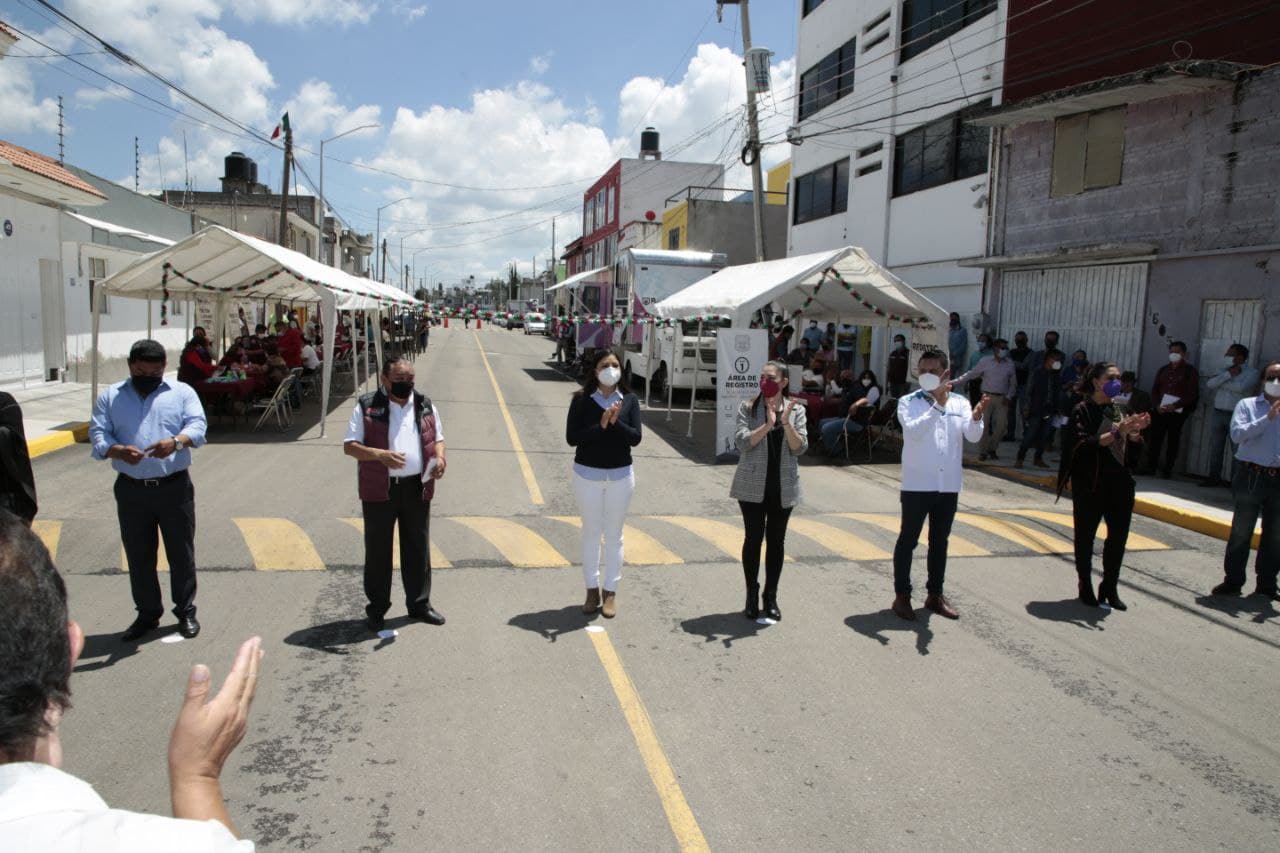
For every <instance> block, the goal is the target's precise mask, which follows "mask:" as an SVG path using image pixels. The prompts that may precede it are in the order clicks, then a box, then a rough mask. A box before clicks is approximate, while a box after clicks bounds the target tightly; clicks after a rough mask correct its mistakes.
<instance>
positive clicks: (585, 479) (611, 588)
mask: <svg viewBox="0 0 1280 853" xmlns="http://www.w3.org/2000/svg"><path fill="white" fill-rule="evenodd" d="M618 473H621V474H622V476H617V473H615V472H613V471H607V472H606V471H603V470H598V469H597V470H592V471H589V472H587V474H586V475H585V476H584V474H583V473H580V472H575V473H574V475H573V488H574V493H575V494H576V495H577V497H578V507H579V508H580V511H581V513H582V579H583V581H584V582H585V583H586V587H587V589H595V588H597V587H603V589H604V591H605V593H606V594H609V593H613V592H616V591H617V589H618V581H620V580H621V579H622V526H623V523H624V522H625V521H626V519H627V509H628V508H629V507H630V506H631V495H632V493H634V492H635V489H636V475H635V472H634V471H632V470H631V469H630V468H628V469H626V470H625V472H618ZM601 475H607V477H606V478H603V479H596V478H598V477H600V476H601ZM609 477H616V479H609ZM602 551H603V560H602ZM601 562H603V563H604V583H603V584H601V583H600V563H601Z"/></svg>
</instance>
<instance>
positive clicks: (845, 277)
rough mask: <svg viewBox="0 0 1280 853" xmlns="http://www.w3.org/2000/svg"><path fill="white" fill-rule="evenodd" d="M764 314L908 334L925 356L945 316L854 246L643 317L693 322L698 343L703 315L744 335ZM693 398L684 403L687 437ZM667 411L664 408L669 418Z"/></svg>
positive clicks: (725, 281)
mask: <svg viewBox="0 0 1280 853" xmlns="http://www.w3.org/2000/svg"><path fill="white" fill-rule="evenodd" d="M766 307H771V308H772V309H773V310H774V311H776V312H778V313H781V314H782V315H783V316H784V317H786V318H788V319H791V318H793V317H796V316H799V315H802V314H803V315H805V316H807V317H810V318H813V319H824V320H833V321H835V322H837V323H840V322H845V323H852V324H854V325H859V326H890V325H897V326H910V327H911V328H912V329H913V330H914V333H913V335H912V338H913V341H912V343H913V345H915V346H917V347H921V346H923V347H925V348H938V347H942V345H943V343H944V342H943V339H942V334H943V332H942V330H943V329H946V328H947V324H948V315H947V312H946V311H943V310H942V308H940V307H938V305H936V304H935V303H934V302H932V301H931V300H929V299H928V298H927V297H926V296H924V295H923V294H922V293H920V292H919V291H918V290H915V289H914V288H912V287H911V286H910V285H908V284H907V283H906V282H904V281H902V280H901V279H900V278H898V277H897V276H895V275H894V274H893V273H891V272H890V271H889V270H887V269H886V268H884V267H883V266H881V265H880V264H878V263H876V262H875V261H874V260H872V259H871V256H870V255H868V254H867V253H866V251H864V250H863V249H860V248H858V247H857V246H846V247H845V248H843V249H834V250H831V251H826V252H816V253H814V254H810V255H797V256H795V257H791V258H781V259H779V260H776V261H762V262H760V263H754V264H740V265H738V266H732V267H726V268H724V269H722V270H720V271H719V272H716V273H713V274H712V275H709V276H707V277H706V278H704V279H702V280H701V281H698V282H696V283H694V284H692V285H690V286H689V287H686V288H685V289H684V290H681V291H680V292H679V293H674V294H672V295H671V296H668V297H667V298H666V299H664V300H662V301H661V302H659V303H658V304H657V305H654V306H653V307H652V308H650V309H649V310H650V313H652V314H653V315H654V316H656V317H661V318H664V319H672V320H682V319H691V318H697V319H698V338H699V340H701V338H702V321H703V319H704V318H706V317H707V316H708V315H710V316H715V317H721V318H728V319H729V324H730V325H731V326H735V327H738V328H744V327H746V326H748V325H750V323H751V320H752V317H753V315H754V314H755V313H756V312H757V311H759V310H760V309H761V308H766ZM699 346H701V344H699ZM918 352H919V350H918V349H917V353H918ZM693 397H694V395H693V394H691V395H690V399H689V434H690V435H692V433H693V404H694V400H693ZM670 407H671V404H670V402H669V401H668V404H667V409H668V418H670Z"/></svg>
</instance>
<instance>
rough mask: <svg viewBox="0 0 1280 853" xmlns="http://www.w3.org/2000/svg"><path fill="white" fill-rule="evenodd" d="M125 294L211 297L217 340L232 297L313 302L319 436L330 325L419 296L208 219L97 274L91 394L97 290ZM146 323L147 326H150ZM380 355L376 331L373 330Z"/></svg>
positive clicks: (325, 406) (325, 405) (328, 375)
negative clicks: (318, 337) (319, 331)
mask: <svg viewBox="0 0 1280 853" xmlns="http://www.w3.org/2000/svg"><path fill="white" fill-rule="evenodd" d="M108 293H109V294H111V295H114V296H121V297H125V298H131V299H146V300H147V301H148V302H150V301H152V300H155V299H159V300H162V301H171V300H174V299H183V298H186V299H193V298H194V297H196V296H213V297H214V298H215V299H216V305H217V307H216V314H215V316H216V318H217V320H216V322H217V329H216V331H215V333H214V334H215V340H217V341H221V340H222V339H223V337H224V335H225V332H226V324H227V307H228V302H229V301H230V300H231V299H233V298H234V299H264V300H274V301H278V302H313V303H319V304H320V306H321V310H322V312H323V313H322V316H323V326H324V351H325V359H324V376H323V383H322V391H321V402H320V408H321V412H320V435H321V437H323V436H324V433H325V423H324V421H325V415H326V413H327V412H328V411H329V395H330V390H331V387H332V381H333V353H334V332H335V329H336V327H337V316H338V311H372V312H375V313H379V314H380V313H381V311H382V309H383V308H384V307H386V306H389V305H396V304H398V305H405V306H411V305H418V304H421V303H420V302H419V300H417V299H415V298H413V297H411V296H408V295H406V294H404V293H402V292H400V291H398V290H396V289H394V288H391V287H389V286H387V285H383V284H381V283H379V282H375V281H372V280H370V279H364V278H357V277H356V276H353V275H350V274H348V273H346V272H343V271H342V270H340V269H336V268H334V267H330V266H327V265H325V264H322V263H320V262H319V261H317V260H315V259H313V258H309V257H307V256H306V255H304V254H302V253H300V252H295V251H293V250H292V249H286V248H284V247H283V246H277V245H275V244H274V243H268V242H266V241H265V240H259V239H258V238H256V237H250V236H248V235H247V234H240V233H238V232H235V231H231V230H229V229H227V228H223V227H222V226H220V225H210V226H208V227H207V228H204V229H203V230H201V231H199V232H197V233H195V234H192V235H191V236H190V237H188V238H186V239H185V240H182V241H180V242H178V243H175V244H174V245H172V246H169V247H168V248H165V249H162V250H160V251H158V252H154V253H152V254H150V255H146V256H144V257H142V258H139V259H138V260H137V261H135V262H134V263H133V264H130V265H129V266H128V267H125V268H124V269H122V270H120V271H119V272H117V273H115V274H114V275H112V276H110V277H108V278H107V279H105V280H104V281H102V282H101V283H100V284H99V285H98V288H97V290H96V291H95V296H94V304H93V352H94V360H93V371H92V375H93V380H92V381H93V396H94V399H95V400H96V399H97V395H98V357H97V353H98V328H99V316H100V311H101V304H102V296H103V295H105V294H108ZM149 332H150V329H149V328H148V333H149ZM375 344H376V346H377V353H378V360H379V362H381V359H382V337H381V335H377V336H375Z"/></svg>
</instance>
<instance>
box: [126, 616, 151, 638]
mask: <svg viewBox="0 0 1280 853" xmlns="http://www.w3.org/2000/svg"><path fill="white" fill-rule="evenodd" d="M159 627H160V620H159V619H148V618H146V617H144V616H139V617H138V618H137V619H134V620H133V624H132V625H130V626H129V627H128V628H126V629H125V632H124V633H123V634H121V635H120V639H122V640H124V641H125V642H126V643H132V642H133V641H134V640H141V639H142V638H143V637H145V636H147V634H150V633H151V632H152V631H154V630H155V629H156V628H159Z"/></svg>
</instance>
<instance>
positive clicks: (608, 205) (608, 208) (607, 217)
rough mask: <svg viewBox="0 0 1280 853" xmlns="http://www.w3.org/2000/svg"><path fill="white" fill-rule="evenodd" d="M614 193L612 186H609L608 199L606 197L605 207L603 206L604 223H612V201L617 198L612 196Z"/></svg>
mask: <svg viewBox="0 0 1280 853" xmlns="http://www.w3.org/2000/svg"><path fill="white" fill-rule="evenodd" d="M614 192H615V190H614V188H613V186H612V185H610V186H609V197H608V201H606V202H605V205H604V221H605V222H612V221H613V209H614V200H615V199H616V198H617V196H616V195H615V194H614Z"/></svg>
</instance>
